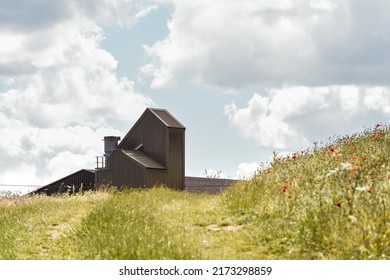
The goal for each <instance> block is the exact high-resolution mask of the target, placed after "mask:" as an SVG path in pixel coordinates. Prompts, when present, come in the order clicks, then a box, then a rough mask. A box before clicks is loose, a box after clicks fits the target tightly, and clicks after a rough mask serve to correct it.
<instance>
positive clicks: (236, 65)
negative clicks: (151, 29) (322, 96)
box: [143, 0, 390, 89]
mask: <svg viewBox="0 0 390 280" xmlns="http://www.w3.org/2000/svg"><path fill="white" fill-rule="evenodd" d="M163 2H170V3H172V4H173V6H174V12H173V14H172V19H171V21H170V22H169V25H168V27H169V35H168V36H167V38H165V39H163V40H161V41H159V42H156V43H155V44H154V45H152V46H148V47H146V53H147V55H148V56H149V58H150V60H149V61H148V62H147V63H146V65H145V68H144V69H143V70H144V73H147V74H149V75H151V76H152V78H153V81H152V84H151V85H152V87H155V88H159V87H168V86H171V85H175V84H176V83H178V82H179V81H180V82H184V83H195V84H199V85H208V86H209V85H211V86H216V87H220V88H227V89H237V88H242V87H245V86H248V85H249V84H260V85H266V86H268V87H281V86H283V85H286V84H289V85H310V86H327V85H334V84H336V85H337V84H357V85H372V84H379V85H388V84H389V80H388V78H387V76H386V74H385V73H388V72H389V71H390V64H389V61H390V60H389V58H390V57H389V55H390V54H389V52H388V51H387V50H388V49H389V47H390V36H389V34H390V32H389V29H388V28H387V26H389V24H390V17H388V14H387V11H388V10H389V9H390V2H388V1H380V0H375V1H369V2H368V1H354V0H340V1H335V0H300V1H251V0H246V1H233V0H231V1H226V0H216V1H212V3H211V2H210V1H206V0H200V1H182V0H171V1H163Z"/></svg>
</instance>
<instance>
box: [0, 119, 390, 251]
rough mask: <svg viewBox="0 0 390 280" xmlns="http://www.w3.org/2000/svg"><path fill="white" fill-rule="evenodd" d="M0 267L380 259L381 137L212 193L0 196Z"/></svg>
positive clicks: (308, 153)
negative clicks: (17, 263)
mask: <svg viewBox="0 0 390 280" xmlns="http://www.w3.org/2000/svg"><path fill="white" fill-rule="evenodd" d="M0 259H390V134H389V129H388V127H385V126H382V125H377V126H375V128H373V129H370V130H367V131H364V132H362V133H359V134H356V135H351V136H346V137H339V138H337V139H329V141H328V143H321V144H316V145H314V146H313V147H311V148H309V149H307V150H305V151H297V152H296V153H293V154H291V155H289V156H284V157H281V156H279V155H278V154H277V153H275V157H274V160H273V161H272V162H271V163H270V167H268V168H266V169H264V170H262V171H261V172H259V173H258V174H257V175H256V176H255V177H254V178H253V179H252V180H248V181H242V182H240V183H238V184H237V185H235V186H233V187H232V188H230V189H229V190H227V191H226V192H224V193H223V194H220V195H207V194H193V193H187V192H177V191H173V190H169V189H167V188H163V187H156V188H153V189H146V190H126V191H121V192H119V191H116V190H115V189H111V190H108V191H107V190H106V191H100V192H91V193H86V194H83V195H81V194H80V195H75V196H65V195H64V196H55V197H46V196H30V197H13V198H0Z"/></svg>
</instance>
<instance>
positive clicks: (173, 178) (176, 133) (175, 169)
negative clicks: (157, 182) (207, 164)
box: [168, 129, 185, 189]
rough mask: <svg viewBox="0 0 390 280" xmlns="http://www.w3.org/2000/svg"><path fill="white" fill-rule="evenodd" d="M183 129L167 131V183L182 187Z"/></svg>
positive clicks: (171, 185)
mask: <svg viewBox="0 0 390 280" xmlns="http://www.w3.org/2000/svg"><path fill="white" fill-rule="evenodd" d="M184 149H185V147H184V130H177V129H171V130H170V132H169V156H168V185H169V186H170V187H173V188H176V189H183V188H184V161H185V159H184V154H185V151H184Z"/></svg>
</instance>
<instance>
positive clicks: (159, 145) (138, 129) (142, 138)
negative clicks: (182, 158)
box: [120, 112, 168, 166]
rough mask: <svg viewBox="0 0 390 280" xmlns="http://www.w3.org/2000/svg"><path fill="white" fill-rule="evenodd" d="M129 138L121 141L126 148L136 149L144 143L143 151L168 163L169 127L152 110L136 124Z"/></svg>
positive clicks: (122, 146)
mask: <svg viewBox="0 0 390 280" xmlns="http://www.w3.org/2000/svg"><path fill="white" fill-rule="evenodd" d="M130 133H131V134H130V135H129V137H128V138H127V139H124V141H123V143H122V142H121V143H120V148H121V149H124V150H134V149H135V148H136V147H137V146H138V145H140V144H143V149H142V152H143V153H144V154H145V155H147V156H149V157H151V158H152V159H154V160H155V161H157V162H159V163H161V164H162V165H164V166H166V165H167V160H168V159H167V152H168V147H167V146H168V139H167V138H168V131H167V128H166V127H165V126H164V125H163V124H162V123H161V121H159V120H158V119H157V118H156V116H154V115H153V114H152V113H151V112H149V113H145V114H144V115H143V116H142V117H141V119H140V120H139V121H138V122H137V123H136V124H135V125H134V127H133V128H132V129H131V131H130Z"/></svg>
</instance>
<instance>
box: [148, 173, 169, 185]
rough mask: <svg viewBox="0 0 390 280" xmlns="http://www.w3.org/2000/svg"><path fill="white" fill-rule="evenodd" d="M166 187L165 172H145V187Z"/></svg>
mask: <svg viewBox="0 0 390 280" xmlns="http://www.w3.org/2000/svg"><path fill="white" fill-rule="evenodd" d="M161 184H163V185H167V171H165V170H156V169H147V170H146V185H147V186H148V187H153V186H158V185H161Z"/></svg>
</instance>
